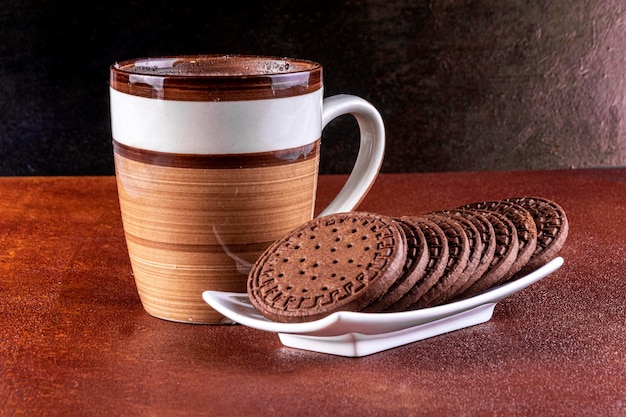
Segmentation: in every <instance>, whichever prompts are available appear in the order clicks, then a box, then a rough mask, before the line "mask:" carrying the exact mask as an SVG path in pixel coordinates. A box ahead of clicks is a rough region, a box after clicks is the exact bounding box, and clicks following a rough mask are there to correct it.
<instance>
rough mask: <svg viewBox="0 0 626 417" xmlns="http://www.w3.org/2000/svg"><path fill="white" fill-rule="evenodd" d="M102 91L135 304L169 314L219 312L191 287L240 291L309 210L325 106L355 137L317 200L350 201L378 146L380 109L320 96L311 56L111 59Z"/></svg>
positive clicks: (348, 205)
mask: <svg viewBox="0 0 626 417" xmlns="http://www.w3.org/2000/svg"><path fill="white" fill-rule="evenodd" d="M110 103H111V128H112V136H113V149H114V158H115V173H116V180H117V189H118V195H119V203H120V208H121V215H122V221H123V225H124V233H125V237H126V244H127V248H128V253H129V257H130V264H131V267H132V271H133V275H134V279H135V283H136V286H137V290H138V294H139V298H140V300H141V302H142V305H143V307H144V309H145V310H146V311H147V312H148V313H149V314H150V315H152V316H154V317H158V318H162V319H166V320H171V321H176V322H186V323H208V324H219V323H223V322H225V320H224V318H223V316H221V315H220V314H219V313H217V312H216V311H215V310H213V309H212V308H211V307H209V306H208V305H207V304H206V303H205V302H204V300H203V299H202V292H203V291H206V290H217V291H228V292H230V291H232V292H245V291H246V280H247V275H248V273H249V270H250V268H251V266H252V265H253V263H254V262H255V261H256V259H257V258H258V257H259V256H260V254H261V253H262V252H263V251H264V250H265V249H266V248H267V247H268V246H269V245H270V244H271V243H272V242H274V241H276V240H277V239H279V238H280V237H282V236H283V235H285V234H286V233H288V232H289V231H291V230H293V229H294V228H296V227H298V226H300V225H301V224H303V223H305V222H307V221H309V220H311V219H312V217H313V216H314V206H315V196H316V191H317V190H316V188H317V179H318V164H319V158H320V150H321V147H322V146H321V137H322V130H323V129H324V127H325V126H326V125H327V124H328V123H329V122H330V121H331V120H333V119H335V118H337V117H339V116H341V115H344V114H350V115H353V116H354V118H355V119H356V120H357V122H358V127H359V130H360V147H359V151H358V154H357V157H356V162H355V164H354V167H353V169H352V172H351V173H350V175H349V176H348V179H347V181H346V183H345V185H344V187H343V188H342V189H341V191H340V192H339V193H338V195H337V196H336V197H335V199H334V200H333V201H332V202H331V203H330V204H329V205H328V206H327V207H326V208H325V209H324V210H323V212H322V213H320V214H330V213H335V212H347V211H351V210H353V209H354V208H355V207H356V206H357V205H358V204H359V202H360V201H361V200H362V199H363V198H364V196H365V195H366V194H367V192H368V190H369V189H370V187H371V185H372V184H373V182H374V181H375V179H376V176H377V175H378V172H379V170H380V166H381V163H382V159H383V153H384V147H385V133H384V126H383V121H382V118H381V116H380V114H379V112H378V111H377V110H376V109H375V108H374V107H373V106H372V105H371V104H370V103H369V102H367V101H365V100H363V99H361V98H359V97H356V96H353V95H336V96H332V97H327V98H325V97H324V87H323V77H322V66H321V65H320V64H318V63H315V62H312V61H308V60H301V59H290V58H279V57H265V56H244V55H197V56H168V57H153V58H140V59H133V60H126V61H120V62H117V63H115V64H113V65H112V66H111V68H110ZM322 153H323V152H322Z"/></svg>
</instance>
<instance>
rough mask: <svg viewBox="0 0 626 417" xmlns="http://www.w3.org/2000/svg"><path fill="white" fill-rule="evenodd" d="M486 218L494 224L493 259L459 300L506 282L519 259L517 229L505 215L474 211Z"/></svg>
mask: <svg viewBox="0 0 626 417" xmlns="http://www.w3.org/2000/svg"><path fill="white" fill-rule="evenodd" d="M473 211H477V212H478V213H480V214H482V215H483V216H485V218H486V219H487V220H488V221H489V222H490V223H491V224H492V226H493V229H494V232H495V238H496V244H495V251H494V254H493V258H492V260H491V263H490V264H489V267H488V268H487V270H486V271H485V273H484V274H483V275H482V276H481V277H479V278H478V280H476V282H474V283H473V284H472V285H470V286H469V287H467V288H466V289H461V292H460V294H459V297H458V298H467V297H471V296H473V295H476V294H478V293H480V292H483V291H485V290H487V289H489V288H491V287H493V286H494V285H497V284H499V283H500V282H504V281H505V280H507V279H508V278H509V277H510V276H511V265H513V263H514V262H515V260H516V259H517V254H518V251H519V240H518V238H517V229H516V228H515V226H514V225H513V223H512V222H511V221H510V220H509V219H508V218H507V217H506V216H505V215H503V214H500V213H498V212H495V211H488V210H473Z"/></svg>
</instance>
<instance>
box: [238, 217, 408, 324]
mask: <svg viewBox="0 0 626 417" xmlns="http://www.w3.org/2000/svg"><path fill="white" fill-rule="evenodd" d="M405 262H406V237H405V234H404V231H403V230H402V228H401V227H400V225H399V224H398V223H397V222H395V221H393V220H392V219H390V218H388V217H384V216H379V215H376V214H372V213H365V212H351V213H339V214H332V215H328V216H324V217H320V218H316V219H313V220H312V221H310V222H308V223H306V224H304V225H303V226H301V227H299V228H297V229H295V230H294V231H292V232H290V233H289V234H287V235H286V236H285V237H283V238H282V239H280V240H279V241H277V242H275V243H274V244H272V245H271V246H270V247H269V248H268V249H267V251H265V252H264V254H263V255H261V257H260V258H259V259H258V260H257V262H256V263H255V264H254V266H253V268H252V270H251V271H250V274H249V276H248V283H247V284H248V296H249V298H250V301H251V303H252V305H253V306H254V307H255V308H256V309H257V310H258V311H259V312H260V313H261V314H262V315H263V316H265V317H267V318H269V319H270V320H274V321H279V322H307V321H313V320H318V319H320V318H323V317H325V316H327V315H329V314H331V313H333V312H335V311H340V310H353V311H356V310H360V309H362V308H364V307H365V306H367V305H368V304H370V303H371V302H373V301H374V300H377V299H379V298H380V297H381V295H382V294H384V293H385V292H386V291H387V290H388V289H389V287H390V286H391V285H392V284H393V282H394V281H395V279H396V278H397V277H398V276H399V275H400V273H401V271H402V268H403V266H404V265H405Z"/></svg>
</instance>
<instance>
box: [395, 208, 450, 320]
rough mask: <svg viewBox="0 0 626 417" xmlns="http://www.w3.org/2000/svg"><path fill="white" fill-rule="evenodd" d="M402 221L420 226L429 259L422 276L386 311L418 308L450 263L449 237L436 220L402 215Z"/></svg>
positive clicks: (416, 226)
mask: <svg viewBox="0 0 626 417" xmlns="http://www.w3.org/2000/svg"><path fill="white" fill-rule="evenodd" d="M400 220H401V221H402V222H404V223H407V224H410V225H412V226H413V227H415V228H419V229H420V230H421V231H422V232H423V233H424V237H425V238H426V249H427V255H428V261H427V263H426V267H425V270H424V273H423V274H422V276H421V277H420V278H419V279H418V280H417V282H416V283H415V284H414V285H413V287H411V289H410V290H409V291H407V292H406V293H405V294H404V295H403V296H402V297H401V298H400V299H399V300H398V301H396V302H395V303H393V304H392V305H390V306H389V307H387V309H386V310H385V311H387V312H394V311H405V310H414V309H416V308H418V306H417V305H416V303H417V302H418V301H419V299H420V298H422V296H423V295H424V294H426V292H428V290H430V289H431V288H432V287H433V285H435V284H436V283H437V281H438V280H439V278H441V276H442V275H443V274H444V272H445V270H446V265H447V264H448V259H449V256H450V255H449V252H450V249H449V248H448V239H447V238H446V235H445V233H444V232H443V230H442V229H441V228H440V227H439V226H437V224H436V223H435V222H432V221H430V220H427V219H426V218H423V217H402V218H401V219H400Z"/></svg>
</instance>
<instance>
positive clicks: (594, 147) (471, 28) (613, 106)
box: [0, 0, 626, 175]
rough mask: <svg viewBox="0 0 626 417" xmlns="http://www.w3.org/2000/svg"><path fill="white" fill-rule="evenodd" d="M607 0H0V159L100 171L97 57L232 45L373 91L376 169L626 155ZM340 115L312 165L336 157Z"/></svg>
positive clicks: (100, 70) (618, 14) (346, 130)
mask: <svg viewBox="0 0 626 417" xmlns="http://www.w3.org/2000/svg"><path fill="white" fill-rule="evenodd" d="M625 11H626V6H624V2H622V1H621V0H620V1H615V0H606V1H592V0H572V1H567V0H554V1H548V0H538V1H519V0H507V1H499V0H483V1H470V0H443V1H441V0H432V1H421V0H416V1H409V0H400V1H388V0H387V1H385V0H366V1H338V0H332V1H291V2H290V1H280V0H275V1H268V2H238V1H225V2H215V3H212V2H209V1H198V2H196V1H181V0H176V1H174V0H160V1H159V0H139V1H124V2H122V1H108V2H102V1H83V2H77V1H75V0H71V1H65V0H22V1H16V0H0V35H1V36H2V38H1V41H0V76H1V79H0V175H87V174H93V175H102V174H112V173H113V161H112V155H111V153H112V151H111V144H110V141H111V139H110V126H109V110H108V105H109V103H108V67H109V65H110V64H112V63H113V62H114V61H117V60H123V59H127V58H136V57H141V56H148V55H172V54H195V53H244V54H267V55H279V56H291V57H296V58H306V59H312V60H316V61H318V62H320V63H322V64H323V65H324V71H325V72H324V74H325V84H326V96H329V95H332V94H337V93H352V94H356V95H359V96H362V97H363V98H365V99H367V100H369V101H370V102H372V103H373V104H374V105H375V106H376V107H377V108H378V109H379V110H380V112H381V113H382V115H383V118H384V120H385V123H386V127H387V137H388V143H387V154H386V160H385V163H384V165H383V171H385V172H401V171H405V172H406V171H452V170H454V171H459V170H466V171H467V170H504V169H513V170H515V169H545V168H548V169H552V168H570V167H572V168H578V167H608V166H618V165H619V166H623V165H626V132H625V129H624V120H623V119H624V115H625V113H624V112H625V106H626V83H625V81H624V80H625V73H626V22H625V20H624V19H625V15H624V12H625ZM356 149H357V133H356V123H355V122H354V121H353V120H351V119H350V118H349V117H343V118H341V119H338V120H337V121H335V122H333V123H332V124H331V125H329V126H328V127H327V129H326V130H325V132H324V140H323V145H322V161H321V167H320V170H321V171H322V172H323V173H342V172H348V171H349V170H350V168H351V165H352V163H353V160H354V156H355V154H356Z"/></svg>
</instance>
